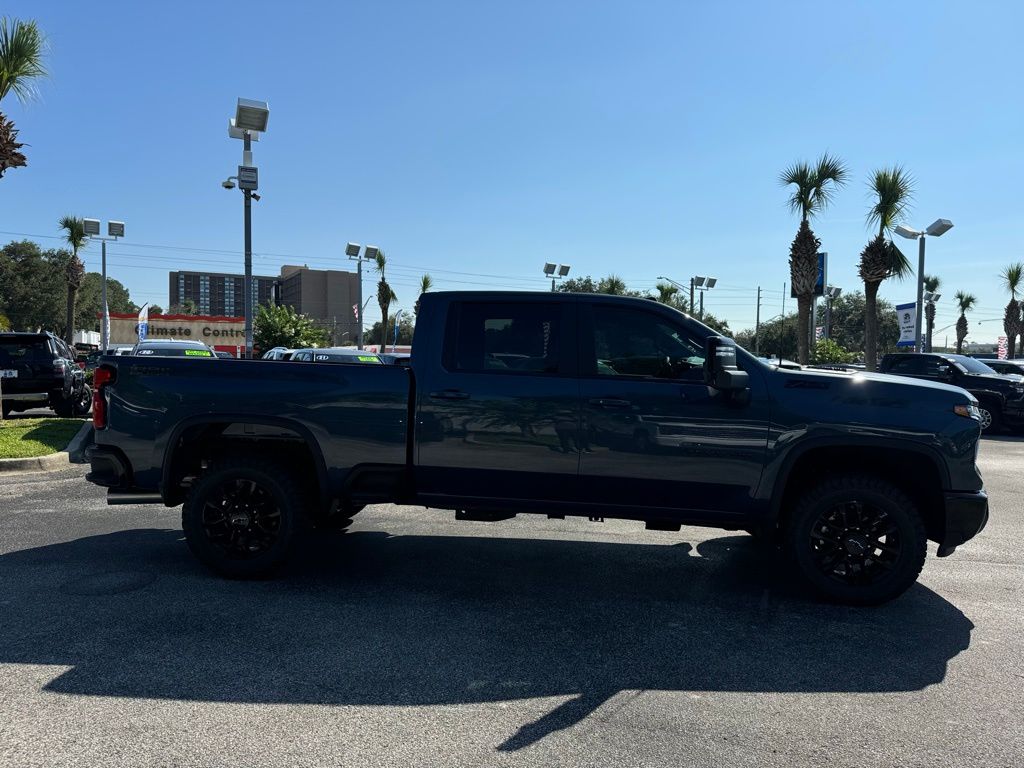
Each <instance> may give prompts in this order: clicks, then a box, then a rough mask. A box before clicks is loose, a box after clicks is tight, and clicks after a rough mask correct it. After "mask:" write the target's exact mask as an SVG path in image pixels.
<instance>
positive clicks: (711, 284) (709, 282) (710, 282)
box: [704, 277, 718, 288]
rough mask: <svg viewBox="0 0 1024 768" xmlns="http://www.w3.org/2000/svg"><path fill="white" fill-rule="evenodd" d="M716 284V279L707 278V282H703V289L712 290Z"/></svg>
mask: <svg viewBox="0 0 1024 768" xmlns="http://www.w3.org/2000/svg"><path fill="white" fill-rule="evenodd" d="M717 282H718V278H717V277H709V278H707V280H705V282H704V287H705V288H714V287H715V283H717Z"/></svg>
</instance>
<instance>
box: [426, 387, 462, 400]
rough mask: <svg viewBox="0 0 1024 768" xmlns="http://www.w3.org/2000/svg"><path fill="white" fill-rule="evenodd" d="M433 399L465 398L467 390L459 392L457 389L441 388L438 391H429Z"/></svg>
mask: <svg viewBox="0 0 1024 768" xmlns="http://www.w3.org/2000/svg"><path fill="white" fill-rule="evenodd" d="M430 396H431V397H432V398H433V399H434V400H467V399H469V392H460V391H459V390H457V389H442V390H441V391H440V392H431V393H430Z"/></svg>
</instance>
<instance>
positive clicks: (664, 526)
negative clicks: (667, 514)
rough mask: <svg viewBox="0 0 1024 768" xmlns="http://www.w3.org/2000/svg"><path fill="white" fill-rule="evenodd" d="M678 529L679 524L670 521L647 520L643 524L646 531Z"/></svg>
mask: <svg viewBox="0 0 1024 768" xmlns="http://www.w3.org/2000/svg"><path fill="white" fill-rule="evenodd" d="M679 527H680V523H676V522H673V521H672V520H648V521H646V522H645V523H644V528H646V529H647V530H648V531H678V530H679Z"/></svg>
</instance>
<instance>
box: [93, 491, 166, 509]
mask: <svg viewBox="0 0 1024 768" xmlns="http://www.w3.org/2000/svg"><path fill="white" fill-rule="evenodd" d="M163 503H164V500H163V497H162V496H161V495H160V494H159V493H157V492H156V491H117V490H114V489H113V488H111V489H110V490H109V491H107V504H109V505H111V506H114V505H118V504H163Z"/></svg>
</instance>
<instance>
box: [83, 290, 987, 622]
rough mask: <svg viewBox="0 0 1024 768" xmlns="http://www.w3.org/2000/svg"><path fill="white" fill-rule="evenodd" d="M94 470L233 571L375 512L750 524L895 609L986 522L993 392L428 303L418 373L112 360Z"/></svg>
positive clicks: (476, 300) (661, 317) (279, 556)
mask: <svg viewBox="0 0 1024 768" xmlns="http://www.w3.org/2000/svg"><path fill="white" fill-rule="evenodd" d="M95 390H96V394H95V399H94V422H95V426H96V434H95V437H96V439H95V446H94V447H93V448H92V449H91V452H90V461H91V465H92V468H91V472H90V474H89V479H90V480H91V481H92V482H94V483H97V484H99V485H102V486H106V487H108V488H109V491H108V498H109V501H110V502H111V503H131V502H154V501H162V502H163V503H164V504H166V505H168V506H175V505H178V504H183V508H182V510H183V511H182V523H183V527H184V530H185V536H186V539H187V541H188V544H189V546H190V547H191V549H192V551H193V552H194V553H195V554H196V556H197V557H198V558H199V559H200V560H201V561H202V562H204V563H205V564H207V565H208V566H210V567H212V568H214V569H216V570H217V571H219V572H221V573H223V574H225V575H228V576H236V577H240V576H241V577H244V576H252V575H257V574H262V573H265V572H267V571H268V570H270V569H272V568H274V567H275V566H277V565H278V564H280V563H281V562H282V561H283V560H284V559H285V558H286V556H287V554H288V552H289V548H290V545H291V542H292V538H293V533H294V531H295V530H296V528H297V526H299V525H302V524H305V523H309V524H311V525H315V526H325V527H328V526H333V527H343V526H344V525H346V524H348V522H349V521H350V519H351V516H352V515H353V514H355V513H356V512H358V511H359V510H360V509H362V507H363V506H365V505H367V504H376V503H388V502H390V503H398V504H416V505H423V506H428V507H435V508H441V509H449V510H455V512H456V517H457V519H460V520H478V521H496V520H502V519H507V518H510V517H512V516H514V515H517V514H523V513H539V514H543V515H548V516H550V517H563V516H566V515H579V516H583V517H588V518H591V519H594V520H599V519H603V518H625V519H631V520H640V521H644V522H645V524H646V526H647V527H648V528H650V529H655V530H665V531H678V530H679V527H680V525H684V524H685V525H702V526H712V527H718V528H725V529H728V530H747V531H750V532H751V533H753V534H755V535H758V536H762V537H764V538H765V539H766V540H769V541H771V542H773V543H776V544H777V545H779V546H780V548H781V550H782V553H783V555H782V557H783V558H784V559H785V560H786V561H787V562H788V563H791V564H792V565H793V566H794V567H795V568H796V570H797V571H798V572H799V573H800V574H802V576H803V577H804V578H805V579H806V580H807V581H808V582H809V583H810V584H811V585H812V586H813V587H814V588H815V589H816V590H817V591H818V592H819V593H821V594H822V595H824V596H826V597H828V598H830V599H833V600H839V601H844V602H849V603H860V604H867V603H878V602H882V601H885V600H888V599H890V598H893V597H895V596H896V595H898V594H900V593H902V592H903V591H904V590H906V589H907V588H908V587H910V586H911V585H912V584H913V583H914V581H915V580H916V578H917V576H918V573H919V572H920V570H921V567H922V565H923V563H924V559H925V551H926V547H927V541H928V540H931V541H934V542H937V544H938V555H939V556H940V557H941V556H945V555H949V554H950V553H952V552H953V550H954V549H955V548H956V547H957V546H958V545H960V544H963V543H964V542H965V541H967V540H968V539H970V538H971V537H973V536H974V535H975V534H977V533H978V532H979V531H980V530H981V529H982V528H983V527H984V526H985V523H986V521H987V519H988V502H987V498H986V495H985V493H984V491H983V489H982V480H981V477H980V475H979V474H978V471H977V469H976V468H975V459H976V455H977V451H978V440H979V435H980V431H981V430H980V423H979V414H978V409H977V401H976V400H975V399H974V398H973V397H972V396H971V395H970V394H968V393H967V392H965V391H964V390H962V389H960V388H957V387H953V386H948V385H946V384H939V383H931V382H921V381H914V380H912V379H907V378H897V377H891V376H884V375H875V374H860V373H858V374H849V373H841V372H825V371H792V370H784V369H779V368H776V367H772V366H768V365H765V364H763V363H762V362H760V361H758V360H757V359H756V358H754V357H752V356H751V355H749V354H747V353H746V352H745V351H743V350H742V349H739V348H737V347H736V346H735V344H734V343H733V342H732V341H730V340H728V339H724V338H722V337H720V336H718V335H716V334H715V332H714V331H712V330H711V329H709V328H707V327H706V326H704V325H702V324H701V323H699V322H697V321H696V320H694V319H693V318H691V317H688V316H686V315H683V314H681V313H679V312H677V311H675V310H673V309H670V308H668V307H666V306H663V305H661V304H658V303H656V302H653V301H650V300H645V299H631V298H624V297H614V296H602V295H591V294H583V295H575V294H543V293H428V294H424V295H423V296H422V298H421V301H420V312H419V316H418V322H417V324H416V333H415V340H414V344H413V354H412V363H411V366H410V367H408V368H407V367H401V366H383V365H381V366H372V365H345V364H329V363H325V364H317V363H307V364H293V363H287V362H275V361H269V360H267V361H264V360H251V361H250V360H209V361H202V362H201V363H197V362H196V361H192V360H185V359H180V360H179V359H171V358H163V359H146V358H139V357H110V358H104V359H103V361H102V364H101V365H100V367H99V368H98V370H97V373H96V377H95Z"/></svg>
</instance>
